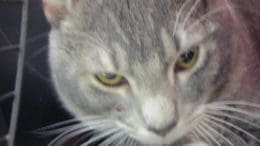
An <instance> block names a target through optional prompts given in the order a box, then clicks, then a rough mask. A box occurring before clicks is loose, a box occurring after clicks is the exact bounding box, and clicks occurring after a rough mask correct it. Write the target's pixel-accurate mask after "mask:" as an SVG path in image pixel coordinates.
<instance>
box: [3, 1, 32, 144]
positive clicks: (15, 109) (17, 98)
mask: <svg viewBox="0 0 260 146" xmlns="http://www.w3.org/2000/svg"><path fill="white" fill-rule="evenodd" d="M1 2H2V1H1ZM4 2H18V1H17V0H15V1H13V0H5V1H4ZM19 2H22V3H21V4H22V21H21V33H20V42H19V50H18V64H17V73H16V81H15V89H14V100H13V105H12V115H11V120H10V126H9V132H8V135H7V144H8V146H14V144H15V136H16V131H17V124H18V117H19V108H20V102H21V90H22V81H23V70H24V60H25V52H26V37H27V20H28V7H29V2H28V0H22V1H21V0H20V1H19Z"/></svg>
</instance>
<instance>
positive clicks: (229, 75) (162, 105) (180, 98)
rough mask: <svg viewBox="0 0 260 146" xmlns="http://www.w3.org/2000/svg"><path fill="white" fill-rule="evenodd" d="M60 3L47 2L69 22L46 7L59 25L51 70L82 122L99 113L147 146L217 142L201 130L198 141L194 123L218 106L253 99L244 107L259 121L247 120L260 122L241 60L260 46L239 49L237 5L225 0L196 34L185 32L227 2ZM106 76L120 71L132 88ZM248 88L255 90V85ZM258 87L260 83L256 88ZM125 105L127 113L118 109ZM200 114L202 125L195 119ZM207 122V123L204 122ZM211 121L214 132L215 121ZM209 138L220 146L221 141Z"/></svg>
mask: <svg viewBox="0 0 260 146" xmlns="http://www.w3.org/2000/svg"><path fill="white" fill-rule="evenodd" d="M59 1H61V0H45V2H46V5H52V4H53V5H54V7H55V8H57V9H62V11H64V12H65V13H64V16H63V19H62V20H56V19H55V20H53V19H50V17H51V18H52V17H55V14H53V13H51V12H49V11H48V10H47V8H46V9H45V13H46V15H47V17H48V16H49V20H50V22H51V25H52V30H51V33H50V65H51V69H52V76H53V79H54V83H55V86H56V89H57V91H58V93H59V95H60V100H61V102H62V103H64V106H65V107H66V108H67V109H68V110H69V111H70V112H71V113H72V114H73V115H74V116H75V117H76V118H81V117H89V116H93V115H94V116H99V117H103V119H110V120H111V119H112V121H114V123H115V125H116V126H115V127H117V128H119V129H120V130H121V131H124V132H125V133H127V135H128V136H130V137H131V138H133V139H134V141H135V142H136V143H138V144H140V145H142V144H158V145H161V144H172V145H174V144H175V145H178V143H180V144H179V145H190V146H195V145H196V143H199V144H198V145H203V144H202V143H204V144H205V145H209V143H208V142H207V141H205V137H203V135H200V134H198V133H197V132H196V133H195V135H196V134H197V137H199V140H195V139H194V137H193V136H192V134H194V133H192V132H194V131H196V130H194V129H196V128H198V127H196V122H195V121H196V120H194V119H199V117H200V116H201V117H203V116H204V115H207V114H206V112H207V110H208V109H207V107H208V106H210V105H211V103H217V102H225V101H234V103H235V102H237V101H243V102H246V103H248V105H249V106H248V108H246V109H245V108H244V109H243V110H244V111H251V110H252V109H253V111H255V112H254V114H255V115H256V116H257V117H258V118H257V119H255V118H254V117H252V116H246V115H244V116H245V117H249V119H251V118H252V121H256V120H258V121H259V105H257V108H252V105H251V104H250V102H251V101H252V100H251V101H250V100H248V97H247V96H254V97H255V100H253V101H254V102H256V103H259V101H260V100H259V94H258V92H255V93H254V94H253V92H251V91H250V93H252V95H251V94H250V95H249V94H248V92H249V91H248V90H247V89H246V88H244V87H243V84H242V80H243V78H244V76H247V75H246V74H245V73H244V71H241V72H239V70H240V69H242V70H243V69H244V68H246V65H245V64H246V63H245V62H241V61H238V60H239V58H240V57H241V58H243V57H245V58H249V57H248V56H250V55H248V54H250V53H248V52H253V51H254V49H253V48H249V49H248V50H244V47H243V46H242V45H238V46H235V45H234V39H236V38H239V37H240V36H239V34H236V32H237V30H240V31H241V28H242V24H241V25H237V23H236V21H237V20H238V19H239V18H238V17H235V18H236V19H235V18H234V15H232V16H231V15H224V14H225V13H228V14H229V12H230V11H231V10H230V9H224V7H227V6H229V3H227V2H226V1H225V0H220V1H222V2H223V3H224V5H220V6H221V7H223V10H222V11H220V12H219V13H216V14H215V15H212V16H209V17H208V18H207V19H205V20H204V21H201V23H198V25H195V27H192V28H191V29H189V32H187V31H185V30H186V29H187V28H189V26H191V25H192V24H194V22H195V21H196V20H198V19H199V18H201V16H203V15H205V14H208V13H209V12H210V11H213V10H214V9H215V8H217V7H218V6H219V4H218V5H217V4H216V3H217V2H215V1H214V0H206V2H205V1H201V2H200V1H199V0H198V1H196V0H191V1H190V2H188V1H183V0H74V1H72V0H66V2H65V3H63V4H62V6H61V4H59V3H55V2H59ZM220 1H218V2H220ZM196 2H198V5H197V6H196V7H195V3H196ZM220 3H221V2H220ZM186 4H187V5H186ZM183 5H186V7H185V8H184V9H183V11H182V12H181V13H180V17H179V18H180V19H179V20H180V21H179V25H177V23H178V20H177V14H178V13H177V12H179V11H180V10H181V7H182V6H183ZM46 7H47V6H46ZM193 8H194V11H190V10H192V9H193ZM190 12H191V13H190ZM189 13H190V14H191V15H190V16H187V14H189ZM223 13H224V14H223ZM222 14H223V15H222ZM226 17H228V18H230V21H231V22H230V23H234V25H233V26H232V27H230V26H229V25H225V23H223V22H222V20H225V19H226ZM185 18H188V19H187V23H186V24H184V25H185V26H183V25H180V24H182V22H183V21H184V20H185ZM175 25H177V27H176V28H177V29H176V33H174V31H175V30H174V28H175ZM245 32H246V30H245ZM242 42H243V40H242ZM246 43H247V41H244V44H246ZM193 47H199V48H200V51H199V53H200V55H199V59H198V62H197V63H196V65H195V66H194V67H193V68H191V69H189V70H186V71H184V72H174V66H175V63H176V60H177V59H178V57H179V56H180V54H182V53H183V52H185V51H187V50H189V49H192V48H193ZM245 51H247V52H246V53H245ZM235 63H237V66H236V65H234V64H235ZM239 68H240V69H239ZM245 70H246V69H245ZM100 72H113V73H117V74H120V75H122V76H124V77H125V78H126V79H127V80H128V83H129V85H126V86H123V87H120V88H108V87H104V86H103V85H101V84H99V83H98V82H97V81H94V78H93V76H94V74H96V73H100ZM251 75H252V74H251ZM248 84H249V86H253V83H252V82H250V83H248ZM254 86H255V85H254ZM257 88H258V89H259V85H258V86H255V87H254V88H253V89H252V90H253V91H256V89H257ZM119 107H123V109H124V110H118V108H119ZM238 107H239V105H238ZM249 107H250V108H249ZM241 109H242V108H241ZM233 115H239V114H237V113H233ZM193 116H195V118H194V119H192V121H193V120H194V122H188V119H189V118H191V117H193ZM240 116H241V115H240ZM244 116H242V117H241V118H244ZM174 122H177V126H175V125H174V124H173V123H174ZM187 122H188V123H187ZM240 122H241V121H240ZM199 123H203V124H205V123H204V122H203V120H201V121H200V122H199ZM193 124H195V126H194V125H193ZM206 124H208V125H209V126H212V127H214V126H213V124H212V123H206ZM200 126H201V125H200ZM247 126H248V127H250V126H252V125H247ZM248 127H247V128H248ZM204 128H205V125H204ZM214 128H216V127H214ZM205 129H206V130H207V131H208V132H209V133H211V134H212V135H213V137H215V138H216V140H217V141H219V143H220V144H222V145H228V144H229V143H228V142H227V141H225V139H223V138H221V137H220V136H217V134H216V133H215V134H214V131H213V132H212V130H210V129H209V128H205ZM216 129H217V128H216ZM217 130H218V129H217ZM258 130H259V129H258ZM204 134H206V135H207V133H206V132H204ZM222 134H223V135H225V136H226V135H227V138H228V139H229V140H230V141H231V142H232V143H234V144H235V145H237V144H236V143H237V139H232V135H229V134H227V132H226V131H224V132H223V133H222ZM256 137H257V135H256ZM242 138H243V137H242ZM206 139H210V136H209V135H208V136H207V137H206ZM130 141H131V140H130ZM209 141H211V142H213V143H214V139H213V140H212V139H210V140H209ZM255 143H256V142H255ZM125 144H129V143H128V142H125ZM215 144H217V143H215ZM215 144H214V145H215Z"/></svg>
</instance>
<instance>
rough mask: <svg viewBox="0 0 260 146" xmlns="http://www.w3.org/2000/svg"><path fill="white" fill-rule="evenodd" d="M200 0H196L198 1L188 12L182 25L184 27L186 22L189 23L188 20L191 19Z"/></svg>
mask: <svg viewBox="0 0 260 146" xmlns="http://www.w3.org/2000/svg"><path fill="white" fill-rule="evenodd" d="M199 2H200V0H196V2H195V3H194V4H193V6H192V7H191V9H190V11H189V12H188V14H187V15H186V17H185V18H184V20H183V22H182V24H181V26H182V27H183V28H184V27H185V24H186V23H187V21H188V20H189V18H190V16H191V14H192V12H194V10H195V9H196V8H197V5H198V4H199Z"/></svg>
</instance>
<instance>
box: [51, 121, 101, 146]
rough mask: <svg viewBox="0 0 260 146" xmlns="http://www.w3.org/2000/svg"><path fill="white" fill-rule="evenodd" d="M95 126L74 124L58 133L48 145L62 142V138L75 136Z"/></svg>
mask: <svg viewBox="0 0 260 146" xmlns="http://www.w3.org/2000/svg"><path fill="white" fill-rule="evenodd" d="M95 128H96V127H84V126H82V125H77V126H74V127H72V128H70V129H68V130H66V131H65V132H63V133H62V134H60V135H58V136H57V137H55V139H53V140H52V141H51V142H50V143H49V144H48V145H50V146H52V145H55V144H57V143H62V142H63V141H64V140H66V139H68V138H69V137H74V136H77V135H79V134H82V133H85V132H88V131H91V130H93V129H95Z"/></svg>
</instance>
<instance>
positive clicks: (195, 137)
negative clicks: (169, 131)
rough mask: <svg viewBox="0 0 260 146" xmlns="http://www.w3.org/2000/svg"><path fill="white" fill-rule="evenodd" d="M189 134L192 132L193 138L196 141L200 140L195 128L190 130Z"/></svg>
mask: <svg viewBox="0 0 260 146" xmlns="http://www.w3.org/2000/svg"><path fill="white" fill-rule="evenodd" d="M191 134H192V136H193V138H194V139H195V140H196V141H197V142H199V141H200V138H199V136H198V135H199V134H198V132H197V131H196V130H194V131H192V132H191Z"/></svg>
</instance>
